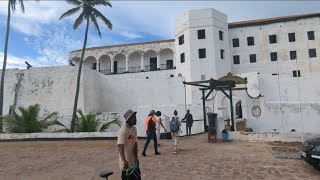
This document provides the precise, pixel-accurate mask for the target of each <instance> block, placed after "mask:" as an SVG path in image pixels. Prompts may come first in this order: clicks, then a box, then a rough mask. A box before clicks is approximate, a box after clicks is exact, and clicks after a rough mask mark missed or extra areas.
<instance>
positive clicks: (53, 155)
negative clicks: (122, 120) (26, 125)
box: [0, 135, 320, 180]
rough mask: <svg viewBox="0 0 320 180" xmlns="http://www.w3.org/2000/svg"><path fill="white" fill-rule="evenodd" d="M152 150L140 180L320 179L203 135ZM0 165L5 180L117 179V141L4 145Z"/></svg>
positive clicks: (254, 149) (257, 148)
mask: <svg viewBox="0 0 320 180" xmlns="http://www.w3.org/2000/svg"><path fill="white" fill-rule="evenodd" d="M143 144H144V141H143V140H140V141H139V150H140V152H141V148H142V146H143ZM152 147H153V142H151V144H150V145H149V149H148V151H147V155H148V156H147V157H140V163H141V165H140V166H141V171H142V178H143V180H146V179H148V180H149V179H150V180H154V179H157V180H158V179H159V180H164V179H165V180H166V179H168V180H171V179H172V180H180V179H181V180H189V179H190V180H197V179H208V180H209V179H320V171H316V170H314V169H313V168H312V167H311V166H309V165H307V164H306V163H305V162H303V161H302V160H292V159H276V158H274V157H273V156H272V154H271V145H270V144H267V143H248V142H235V143H217V144H208V143H207V142H206V135H197V136H192V137H189V138H181V141H180V151H179V153H178V154H176V155H174V154H173V153H172V142H171V141H170V140H161V147H160V152H161V153H162V154H161V155H160V156H154V155H153V154H154V153H152V152H153V150H152ZM0 159H1V161H0V179H3V180H16V179H17V180H18V179H19V180H20V179H28V180H43V179H45V180H47V179H48V180H49V179H50V180H51V179H52V180H57V179H59V180H60V179H66V180H67V179H68V180H70V179H83V180H89V179H97V180H99V179H101V178H99V177H98V174H99V172H100V170H102V169H104V168H108V169H110V170H113V171H114V173H115V174H114V175H113V176H111V178H110V179H120V170H119V169H118V151H117V148H116V141H102V140H99V141H60V142H58V141H52V142H3V143H0ZM101 180H102V179H101Z"/></svg>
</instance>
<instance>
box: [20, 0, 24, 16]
mask: <svg viewBox="0 0 320 180" xmlns="http://www.w3.org/2000/svg"><path fill="white" fill-rule="evenodd" d="M19 3H20V8H21V11H22V13H24V4H23V0H19Z"/></svg>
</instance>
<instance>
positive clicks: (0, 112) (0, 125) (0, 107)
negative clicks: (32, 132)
mask: <svg viewBox="0 0 320 180" xmlns="http://www.w3.org/2000/svg"><path fill="white" fill-rule="evenodd" d="M10 18H11V8H10V1H8V17H7V32H6V41H5V45H4V58H3V67H2V73H1V84H0V133H2V132H3V119H2V117H3V98H4V96H3V95H4V75H5V73H6V66H7V54H8V41H9V32H10Z"/></svg>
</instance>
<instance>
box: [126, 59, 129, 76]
mask: <svg viewBox="0 0 320 180" xmlns="http://www.w3.org/2000/svg"><path fill="white" fill-rule="evenodd" d="M126 72H129V56H128V55H126Z"/></svg>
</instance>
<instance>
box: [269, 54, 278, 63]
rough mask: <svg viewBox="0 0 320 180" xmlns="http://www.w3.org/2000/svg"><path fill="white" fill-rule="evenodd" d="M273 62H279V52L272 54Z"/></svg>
mask: <svg viewBox="0 0 320 180" xmlns="http://www.w3.org/2000/svg"><path fill="white" fill-rule="evenodd" d="M270 57H271V61H277V60H278V54H277V52H272V53H270Z"/></svg>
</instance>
